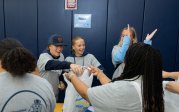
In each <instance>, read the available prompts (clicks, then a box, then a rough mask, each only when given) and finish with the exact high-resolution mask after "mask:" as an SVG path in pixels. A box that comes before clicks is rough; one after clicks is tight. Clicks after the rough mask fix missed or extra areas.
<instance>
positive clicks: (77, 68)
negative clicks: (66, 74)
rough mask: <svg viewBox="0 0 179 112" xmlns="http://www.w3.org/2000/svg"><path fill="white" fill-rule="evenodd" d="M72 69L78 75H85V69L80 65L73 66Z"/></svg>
mask: <svg viewBox="0 0 179 112" xmlns="http://www.w3.org/2000/svg"><path fill="white" fill-rule="evenodd" d="M70 68H71V70H72V71H73V72H74V73H76V74H80V75H81V74H82V73H83V69H82V67H81V66H80V65H77V64H71V65H70Z"/></svg>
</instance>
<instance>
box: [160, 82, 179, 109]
mask: <svg viewBox="0 0 179 112" xmlns="http://www.w3.org/2000/svg"><path fill="white" fill-rule="evenodd" d="M167 83H168V81H163V89H164V101H165V112H179V95H178V94H175V93H172V92H170V91H168V90H166V89H165V86H166V84H167Z"/></svg>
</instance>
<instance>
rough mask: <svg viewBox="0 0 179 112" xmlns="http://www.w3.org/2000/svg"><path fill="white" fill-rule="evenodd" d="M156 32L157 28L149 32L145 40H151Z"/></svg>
mask: <svg viewBox="0 0 179 112" xmlns="http://www.w3.org/2000/svg"><path fill="white" fill-rule="evenodd" d="M156 32H157V29H155V30H154V31H153V32H152V33H151V34H147V36H146V38H145V40H151V39H152V37H153V36H154V35H155V33H156Z"/></svg>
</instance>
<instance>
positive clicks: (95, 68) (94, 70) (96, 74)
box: [90, 66, 102, 77]
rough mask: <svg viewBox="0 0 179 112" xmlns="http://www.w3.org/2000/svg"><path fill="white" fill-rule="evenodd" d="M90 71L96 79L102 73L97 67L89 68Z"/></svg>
mask: <svg viewBox="0 0 179 112" xmlns="http://www.w3.org/2000/svg"><path fill="white" fill-rule="evenodd" d="M90 69H91V70H90V71H91V73H92V74H93V75H94V76H96V77H98V75H99V74H101V73H102V71H101V70H100V69H99V68H97V67H94V66H90Z"/></svg>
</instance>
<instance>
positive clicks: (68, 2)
mask: <svg viewBox="0 0 179 112" xmlns="http://www.w3.org/2000/svg"><path fill="white" fill-rule="evenodd" d="M65 9H66V10H76V9H77V0H65Z"/></svg>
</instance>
